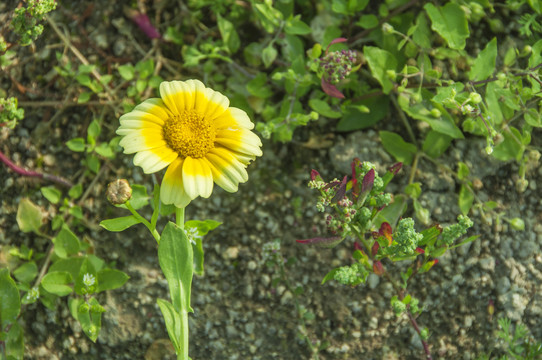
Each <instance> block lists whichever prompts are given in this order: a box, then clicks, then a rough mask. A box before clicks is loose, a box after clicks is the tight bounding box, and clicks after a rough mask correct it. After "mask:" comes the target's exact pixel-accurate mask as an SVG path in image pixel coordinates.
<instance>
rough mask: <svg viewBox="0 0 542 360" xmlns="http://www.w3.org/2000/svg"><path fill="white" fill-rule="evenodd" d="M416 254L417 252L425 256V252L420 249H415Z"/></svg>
mask: <svg viewBox="0 0 542 360" xmlns="http://www.w3.org/2000/svg"><path fill="white" fill-rule="evenodd" d="M416 252H417V253H418V254H425V250H424V249H422V248H419V247H418V248H416Z"/></svg>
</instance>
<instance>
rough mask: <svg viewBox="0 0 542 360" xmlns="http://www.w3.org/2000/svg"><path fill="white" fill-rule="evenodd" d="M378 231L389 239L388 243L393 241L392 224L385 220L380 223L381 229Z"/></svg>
mask: <svg viewBox="0 0 542 360" xmlns="http://www.w3.org/2000/svg"><path fill="white" fill-rule="evenodd" d="M378 233H379V234H380V235H381V236H384V237H385V238H386V239H388V243H389V244H388V245H391V242H392V241H393V236H392V230H391V225H390V224H388V223H387V222H383V223H382V225H380V230H379V231H378Z"/></svg>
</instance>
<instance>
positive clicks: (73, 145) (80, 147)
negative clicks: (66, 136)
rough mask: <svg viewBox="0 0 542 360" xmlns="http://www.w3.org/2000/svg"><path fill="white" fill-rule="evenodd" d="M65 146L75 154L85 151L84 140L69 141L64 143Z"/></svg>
mask: <svg viewBox="0 0 542 360" xmlns="http://www.w3.org/2000/svg"><path fill="white" fill-rule="evenodd" d="M66 146H68V149H70V150H71V151H75V152H83V151H85V139H83V138H74V139H71V140H69V141H68V142H67V143H66Z"/></svg>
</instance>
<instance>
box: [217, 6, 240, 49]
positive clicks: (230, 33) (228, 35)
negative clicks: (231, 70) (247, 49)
mask: <svg viewBox="0 0 542 360" xmlns="http://www.w3.org/2000/svg"><path fill="white" fill-rule="evenodd" d="M216 20H217V23H218V30H219V31H220V35H221V36H222V41H224V44H226V46H227V47H228V50H229V51H230V53H231V54H234V53H235V52H237V50H239V47H240V46H241V40H240V39H239V35H238V34H237V30H235V26H233V24H232V23H231V22H230V21H228V20H226V19H225V18H223V17H222V16H220V15H219V14H218V15H217V18H216Z"/></svg>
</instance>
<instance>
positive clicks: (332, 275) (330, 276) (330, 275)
mask: <svg viewBox="0 0 542 360" xmlns="http://www.w3.org/2000/svg"><path fill="white" fill-rule="evenodd" d="M338 271H339V268H335V269H332V270H331V271H329V272H328V273H327V274H326V276H324V278H323V279H322V283H321V284H322V285H324V284H325V283H326V282H327V281H329V280H333V279H335V274H336V273H337V272H338Z"/></svg>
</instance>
